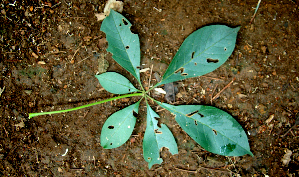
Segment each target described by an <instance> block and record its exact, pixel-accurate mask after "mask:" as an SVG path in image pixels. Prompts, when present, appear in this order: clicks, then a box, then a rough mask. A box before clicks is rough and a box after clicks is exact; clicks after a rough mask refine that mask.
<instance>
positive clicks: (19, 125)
mask: <svg viewBox="0 0 299 177" xmlns="http://www.w3.org/2000/svg"><path fill="white" fill-rule="evenodd" d="M14 126H16V127H20V128H23V127H25V123H24V121H23V119H22V120H21V122H20V123H18V124H15V125H14Z"/></svg>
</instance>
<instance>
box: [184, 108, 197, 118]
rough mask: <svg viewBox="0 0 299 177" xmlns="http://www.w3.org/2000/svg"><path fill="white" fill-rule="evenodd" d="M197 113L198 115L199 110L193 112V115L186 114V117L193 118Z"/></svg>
mask: <svg viewBox="0 0 299 177" xmlns="http://www.w3.org/2000/svg"><path fill="white" fill-rule="evenodd" d="M196 113H198V110H196V111H193V112H191V113H189V114H186V116H187V117H192V116H193V115H194V114H196Z"/></svg>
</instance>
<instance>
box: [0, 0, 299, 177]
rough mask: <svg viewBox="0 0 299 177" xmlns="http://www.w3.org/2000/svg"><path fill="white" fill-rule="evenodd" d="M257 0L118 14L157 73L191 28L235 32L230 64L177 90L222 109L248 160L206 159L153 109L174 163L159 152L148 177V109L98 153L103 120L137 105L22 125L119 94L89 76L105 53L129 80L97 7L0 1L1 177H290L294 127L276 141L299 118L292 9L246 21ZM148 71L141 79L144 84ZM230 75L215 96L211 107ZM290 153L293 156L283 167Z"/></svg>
mask: <svg viewBox="0 0 299 177" xmlns="http://www.w3.org/2000/svg"><path fill="white" fill-rule="evenodd" d="M257 2H258V0H247V1H241V0H240V1H239V0H230V1H221V0H217V1H215V0H212V1H203V0H200V1H183V0H181V1H176V0H174V1H163V0H161V1H160V0H159V1H158V0H143V1H134V0H133V1H128V0H126V1H124V11H123V13H122V14H123V15H124V16H125V17H126V18H128V20H129V21H130V22H131V23H132V24H133V26H132V31H133V32H134V33H137V34H138V35H139V37H140V42H141V54H142V59H141V60H142V61H141V62H142V64H145V65H142V66H143V67H145V68H146V67H151V66H152V64H153V73H159V74H160V75H162V74H163V72H164V71H165V69H166V67H167V65H168V64H169V63H170V61H171V59H172V58H173V56H174V55H175V53H176V51H177V50H178V48H179V47H180V45H181V44H182V42H183V40H184V39H185V38H186V37H187V36H188V35H189V34H191V33H192V32H194V31H195V30H196V29H199V28H200V27H203V26H205V25H209V24H226V25H228V26H241V30H240V32H239V34H238V39H237V43H236V48H235V50H234V52H233V54H232V56H231V57H230V58H229V59H228V61H227V62H226V63H225V64H224V65H223V66H221V67H220V68H219V69H217V70H216V71H214V72H212V73H209V74H207V75H205V76H202V77H198V78H193V79H187V80H184V81H181V82H179V83H178V87H179V94H178V95H177V98H176V104H205V105H213V106H216V107H218V108H221V109H223V110H225V111H227V112H229V113H230V114H232V115H233V116H234V117H235V119H236V120H237V121H238V122H239V123H240V124H241V125H242V126H243V128H244V130H245V131H246V133H248V138H249V143H250V147H251V151H252V152H253V154H254V155H255V156H254V157H250V156H249V155H245V156H242V157H223V156H219V155H215V154H211V153H209V152H206V151H205V150H203V149H202V148H201V147H200V146H199V145H198V144H197V143H195V142H194V141H193V140H192V139H191V138H190V137H189V136H188V135H187V134H186V133H185V132H184V131H183V130H182V129H181V128H180V127H179V126H178V124H176V123H175V121H174V117H173V116H172V115H171V114H170V113H169V112H167V111H159V115H160V116H161V121H162V122H163V123H165V124H167V125H168V127H169V128H170V129H171V131H172V132H173V134H174V136H175V138H176V141H177V143H178V148H179V154H178V155H174V156H172V155H171V154H170V153H169V152H168V151H167V150H166V149H165V150H164V151H163V152H162V157H163V158H164V162H163V163H162V164H161V165H154V166H153V167H152V169H148V166H147V163H146V162H145V161H144V160H143V156H142V153H143V152H142V137H143V135H144V131H145V126H146V123H145V110H144V104H143V105H142V107H141V110H140V113H139V115H138V121H137V124H136V127H135V130H134V132H133V135H132V137H131V139H130V140H129V141H128V142H126V143H125V144H124V145H122V146H121V147H119V148H116V149H112V150H105V149H103V148H102V147H101V146H100V132H101V128H102V126H103V124H104V122H105V120H106V119H107V117H109V115H111V114H112V113H114V112H115V111H117V110H120V109H121V108H124V107H126V106H127V105H129V104H130V103H133V102H135V101H136V99H135V98H132V99H128V98H127V99H122V100H118V101H114V102H109V103H106V104H102V105H99V106H94V107H90V108H87V109H82V110H79V111H74V112H69V113H64V114H55V115H47V116H39V117H35V118H33V119H30V120H29V119H28V113H30V112H40V111H51V110H60V109H66V108H72V107H75V106H78V105H83V104H87V103H92V102H94V101H97V100H103V99H107V98H110V97H113V96H115V95H113V94H110V93H108V92H106V91H105V90H103V89H102V87H101V86H100V84H99V83H98V81H97V79H96V78H95V77H94V75H95V74H96V73H97V71H98V69H99V68H98V65H99V57H101V56H104V57H105V58H106V59H107V60H108V62H109V65H110V67H109V68H108V70H109V71H118V72H120V73H122V74H123V75H125V76H127V77H128V78H132V77H131V76H130V75H129V74H128V73H127V72H126V71H124V70H123V69H121V67H120V66H119V65H118V64H117V63H116V62H115V61H113V59H112V57H111V54H109V53H107V52H106V48H107V43H105V42H104V41H105V40H104V38H105V34H104V33H103V32H101V31H100V26H101V22H98V21H97V19H96V17H95V15H94V14H95V13H100V12H102V11H103V7H104V4H105V1H101V0H89V1H87V0H85V1H78V0H72V1H71V0H63V1H58V0H51V1H47V2H46V1H29V0H25V1H15V3H14V1H8V0H4V1H2V2H1V17H0V20H1V21H0V22H1V23H0V25H1V28H0V33H1V49H2V50H1V61H0V71H1V74H0V75H1V80H0V88H1V89H3V88H4V87H5V89H4V91H3V93H2V94H1V97H0V98H1V100H0V101H1V108H0V113H1V114H0V115H1V122H0V125H1V129H0V130H1V131H0V133H1V134H0V138H1V144H0V169H1V170H0V176H265V175H269V176H298V173H299V171H298V166H299V145H298V142H299V141H298V135H299V131H298V127H295V128H294V129H293V130H292V131H290V132H289V133H288V134H287V135H286V136H284V137H283V136H282V135H283V134H284V133H285V132H286V131H287V130H288V129H289V128H290V127H291V126H292V125H293V124H294V123H295V119H296V114H297V113H298V112H299V105H298V103H299V94H298V91H299V74H298V71H299V68H298V66H299V57H298V56H299V53H298V51H299V47H298V44H299V38H298V34H299V23H298V16H299V13H298V10H299V9H298V3H299V2H298V1H297V0H283V1H275V0H269V1H262V2H261V5H260V8H259V9H258V12H257V15H256V17H255V19H254V20H253V21H252V23H250V20H251V18H252V16H253V14H254V8H255V7H256V5H257ZM149 74H150V73H149V72H147V73H145V74H142V80H143V83H144V85H145V86H146V85H147V84H148V80H149ZM152 78H154V76H152ZM234 78H235V81H234V82H233V83H232V84H231V85H230V86H229V87H228V88H227V89H225V90H224V91H223V92H222V93H221V94H220V96H219V98H217V99H211V98H212V97H213V96H215V95H216V94H217V93H219V92H220V91H221V90H222V89H223V88H224V87H225V86H226V85H228V84H229V83H230V82H231V81H232V80H233V79H234ZM133 82H134V81H133ZM154 82H155V81H154V80H153V81H152V83H154ZM156 98H157V99H159V100H164V98H163V96H156ZM153 108H155V109H158V107H157V105H153ZM272 118H273V119H272ZM287 149H288V150H291V152H292V155H291V156H290V159H289V160H290V161H289V163H288V164H287V165H283V163H282V161H281V160H282V158H283V156H284V155H285V154H286V151H287Z"/></svg>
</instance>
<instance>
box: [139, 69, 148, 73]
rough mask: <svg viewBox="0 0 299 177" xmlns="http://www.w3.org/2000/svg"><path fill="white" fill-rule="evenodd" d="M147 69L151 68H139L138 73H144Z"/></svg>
mask: <svg viewBox="0 0 299 177" xmlns="http://www.w3.org/2000/svg"><path fill="white" fill-rule="evenodd" d="M149 70H151V69H150V68H144V69H141V70H140V71H139V72H140V73H145V72H146V71H149Z"/></svg>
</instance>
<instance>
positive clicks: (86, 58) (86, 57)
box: [77, 55, 92, 64]
mask: <svg viewBox="0 0 299 177" xmlns="http://www.w3.org/2000/svg"><path fill="white" fill-rule="evenodd" d="M91 56H92V55H89V56H87V57H86V58H84V59H82V60H81V61H79V62H78V63H77V64H79V63H81V62H82V61H84V60H86V59H88V58H89V57H91Z"/></svg>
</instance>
